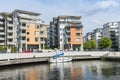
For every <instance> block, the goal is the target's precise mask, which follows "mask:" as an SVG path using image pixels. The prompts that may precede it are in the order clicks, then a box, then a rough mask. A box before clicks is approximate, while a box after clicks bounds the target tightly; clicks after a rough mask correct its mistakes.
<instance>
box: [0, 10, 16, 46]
mask: <svg viewBox="0 0 120 80" xmlns="http://www.w3.org/2000/svg"><path fill="white" fill-rule="evenodd" d="M14 30H15V28H14V27H13V15H12V14H11V13H6V12H2V13H0V46H5V47H6V48H8V47H7V46H13V45H15V39H14V32H13V31H14Z"/></svg>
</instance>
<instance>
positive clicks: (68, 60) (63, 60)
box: [49, 57, 72, 63]
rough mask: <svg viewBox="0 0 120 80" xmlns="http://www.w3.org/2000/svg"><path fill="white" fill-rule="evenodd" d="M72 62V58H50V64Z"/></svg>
mask: <svg viewBox="0 0 120 80" xmlns="http://www.w3.org/2000/svg"><path fill="white" fill-rule="evenodd" d="M70 61H72V58H71V57H58V58H50V59H49V62H51V63H62V62H70Z"/></svg>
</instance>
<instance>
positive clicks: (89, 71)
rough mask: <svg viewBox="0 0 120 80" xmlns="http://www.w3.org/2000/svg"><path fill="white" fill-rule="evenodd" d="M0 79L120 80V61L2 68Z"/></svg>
mask: <svg viewBox="0 0 120 80" xmlns="http://www.w3.org/2000/svg"><path fill="white" fill-rule="evenodd" d="M0 80H120V62H107V61H105V62H103V61H78V62H68V63H58V64H53V63H52V64H40V65H32V66H24V67H17V68H10V69H3V70H0Z"/></svg>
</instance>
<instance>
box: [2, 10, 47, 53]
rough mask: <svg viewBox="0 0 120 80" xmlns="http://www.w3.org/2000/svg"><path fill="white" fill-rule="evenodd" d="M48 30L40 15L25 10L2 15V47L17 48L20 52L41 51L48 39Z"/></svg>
mask: <svg viewBox="0 0 120 80" xmlns="http://www.w3.org/2000/svg"><path fill="white" fill-rule="evenodd" d="M46 29H47V28H46V25H45V24H43V23H42V20H41V14H40V13H36V12H30V11H24V10H14V11H13V12H12V13H0V32H1V34H0V45H3V46H5V47H10V46H15V47H17V48H18V49H19V52H22V51H24V50H41V46H42V48H43V45H44V44H45V41H44V40H45V39H46V38H47V36H46V35H47V34H46Z"/></svg>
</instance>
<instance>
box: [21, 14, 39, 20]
mask: <svg viewBox="0 0 120 80" xmlns="http://www.w3.org/2000/svg"><path fill="white" fill-rule="evenodd" d="M19 16H20V17H21V18H27V19H35V20H40V17H38V16H32V15H25V14H19Z"/></svg>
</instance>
